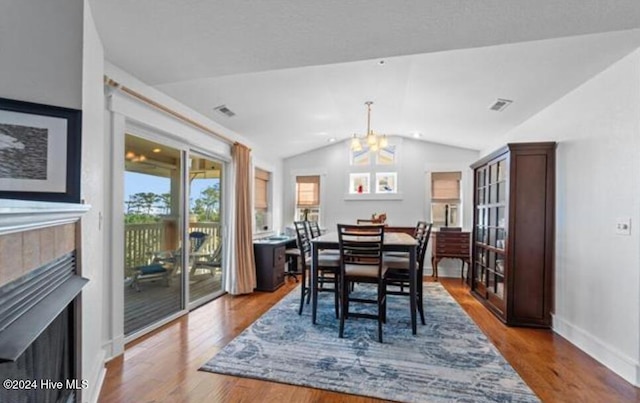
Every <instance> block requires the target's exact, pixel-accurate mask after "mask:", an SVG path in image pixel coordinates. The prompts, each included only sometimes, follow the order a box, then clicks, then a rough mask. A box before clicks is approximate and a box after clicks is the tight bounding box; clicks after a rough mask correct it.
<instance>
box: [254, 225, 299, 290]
mask: <svg viewBox="0 0 640 403" xmlns="http://www.w3.org/2000/svg"><path fill="white" fill-rule="evenodd" d="M289 244H293V245H295V239H293V238H288V237H276V239H273V238H267V239H264V240H256V241H254V242H253V253H254V256H255V261H256V290H259V291H275V290H277V289H278V288H280V287H281V286H282V285H283V284H284V270H285V264H286V256H285V251H286V250H287V245H289Z"/></svg>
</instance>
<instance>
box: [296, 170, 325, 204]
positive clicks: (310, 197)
mask: <svg viewBox="0 0 640 403" xmlns="http://www.w3.org/2000/svg"><path fill="white" fill-rule="evenodd" d="M296 188H297V191H296V193H297V195H296V196H297V197H296V203H297V206H298V207H309V206H319V205H320V177H319V176H297V177H296Z"/></svg>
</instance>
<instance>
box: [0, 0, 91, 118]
mask: <svg viewBox="0 0 640 403" xmlns="http://www.w3.org/2000/svg"><path fill="white" fill-rule="evenodd" d="M1 8H2V12H0V60H1V61H0V97H2V98H10V99H18V100H21V101H29V102H36V103H42V104H47V105H56V106H64V107H67V108H74V109H80V108H81V107H82V80H81V77H82V0H59V1H24V0H3V2H2V6H1Z"/></svg>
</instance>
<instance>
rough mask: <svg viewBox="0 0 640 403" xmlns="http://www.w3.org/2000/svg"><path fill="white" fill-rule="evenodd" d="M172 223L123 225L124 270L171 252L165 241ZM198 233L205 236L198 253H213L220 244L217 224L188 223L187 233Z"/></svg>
mask: <svg viewBox="0 0 640 403" xmlns="http://www.w3.org/2000/svg"><path fill="white" fill-rule="evenodd" d="M171 228H175V226H173V225H172V223H167V222H159V223H153V224H125V228H124V254H125V257H124V259H125V268H127V269H131V268H133V267H138V266H143V265H146V264H149V263H151V261H152V260H153V258H154V254H157V253H158V252H162V251H167V252H169V251H171V250H170V248H167V246H166V245H167V240H168V238H169V237H171V238H174V237H173V236H171V234H169V231H171ZM194 231H200V232H204V233H205V234H207V238H206V240H205V243H204V245H202V247H201V248H200V252H204V253H213V252H214V251H216V250H217V248H218V247H219V246H220V243H221V242H222V238H221V236H222V233H221V232H220V223H219V222H193V223H189V232H194Z"/></svg>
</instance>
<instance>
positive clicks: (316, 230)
mask: <svg viewBox="0 0 640 403" xmlns="http://www.w3.org/2000/svg"><path fill="white" fill-rule="evenodd" d="M307 224H308V225H309V235H310V236H311V238H317V237H319V236H320V235H322V232H321V231H320V225H319V224H318V222H317V221H307Z"/></svg>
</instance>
